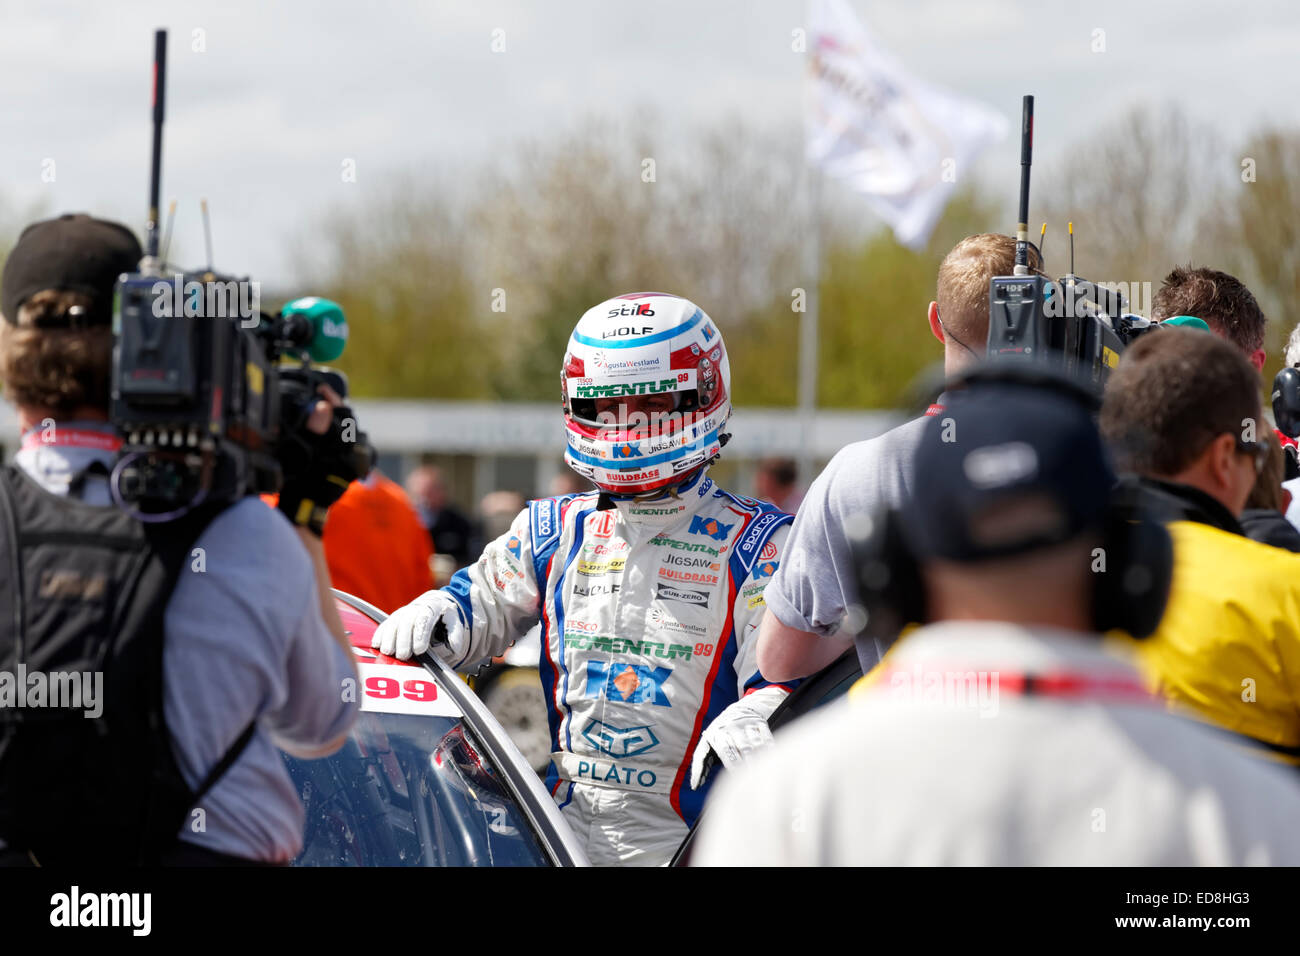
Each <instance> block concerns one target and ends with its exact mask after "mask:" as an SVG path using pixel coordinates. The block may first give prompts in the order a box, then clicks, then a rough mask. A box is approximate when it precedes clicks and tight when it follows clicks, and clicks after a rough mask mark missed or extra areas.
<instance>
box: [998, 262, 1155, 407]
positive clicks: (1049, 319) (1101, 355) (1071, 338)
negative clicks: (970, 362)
mask: <svg viewBox="0 0 1300 956" xmlns="http://www.w3.org/2000/svg"><path fill="white" fill-rule="evenodd" d="M1127 308H1128V303H1127V302H1126V301H1125V299H1124V296H1123V295H1122V294H1121V293H1120V292H1118V291H1117V290H1114V289H1109V288H1107V287H1106V286H1103V285H1098V284H1097V283H1095V282H1090V281H1088V280H1087V279H1081V278H1079V277H1078V276H1076V275H1067V276H1063V277H1062V278H1061V279H1059V280H1058V281H1055V282H1053V281H1052V280H1051V279H1048V278H1047V277H1045V276H1041V275H1024V276H998V277H997V278H994V279H993V280H991V281H990V283H989V339H988V354H989V355H990V356H997V357H1011V358H1024V359H1028V360H1031V361H1038V362H1043V363H1045V364H1049V365H1052V366H1054V367H1057V368H1061V369H1063V370H1064V371H1066V372H1067V373H1069V374H1071V375H1072V376H1074V377H1076V378H1081V379H1084V380H1086V381H1089V382H1092V383H1093V384H1094V385H1096V386H1097V387H1098V388H1100V387H1102V386H1104V385H1105V382H1106V379H1107V378H1108V377H1109V375H1110V372H1111V370H1112V369H1114V368H1115V367H1116V366H1117V365H1118V364H1119V356H1120V353H1122V352H1123V351H1124V349H1125V348H1127V347H1128V346H1129V345H1131V344H1132V343H1133V342H1134V341H1136V340H1137V339H1138V338H1140V337H1141V336H1143V335H1145V334H1146V333H1148V332H1150V331H1152V330H1154V329H1157V328H1159V327H1160V326H1159V324H1158V323H1155V322H1152V321H1150V320H1149V319H1144V318H1142V317H1141V316H1138V315H1132V314H1130V313H1129V312H1128V311H1127Z"/></svg>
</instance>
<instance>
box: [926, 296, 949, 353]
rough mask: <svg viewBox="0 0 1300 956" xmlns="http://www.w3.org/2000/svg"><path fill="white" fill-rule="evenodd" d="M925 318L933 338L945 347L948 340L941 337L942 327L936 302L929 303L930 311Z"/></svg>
mask: <svg viewBox="0 0 1300 956" xmlns="http://www.w3.org/2000/svg"><path fill="white" fill-rule="evenodd" d="M927 317H928V318H929V320H930V331H931V332H933V333H934V337H935V338H936V339H938V340H939V341H940V342H942V343H943V344H944V345H947V344H948V340H947V339H946V338H944V336H943V325H942V324H941V323H940V322H939V303H938V302H931V303H930V311H929V313H928V316H927Z"/></svg>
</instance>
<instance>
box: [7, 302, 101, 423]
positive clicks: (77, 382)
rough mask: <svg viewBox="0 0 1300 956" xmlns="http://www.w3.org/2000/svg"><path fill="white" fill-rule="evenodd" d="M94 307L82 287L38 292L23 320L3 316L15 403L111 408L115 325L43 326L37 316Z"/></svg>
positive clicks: (59, 410)
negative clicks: (35, 324) (36, 325)
mask: <svg viewBox="0 0 1300 956" xmlns="http://www.w3.org/2000/svg"><path fill="white" fill-rule="evenodd" d="M75 305H80V306H83V307H88V306H89V305H90V298H89V297H88V296H86V295H83V294H82V293H79V292H58V291H55V290H46V291H43V292H37V293H36V294H35V295H33V296H31V297H30V298H29V299H27V300H26V301H25V302H24V303H23V304H22V305H21V306H20V307H19V309H18V315H17V325H14V324H12V323H10V322H8V321H3V320H0V381H2V382H3V383H4V391H5V396H6V397H7V398H8V399H9V400H10V401H11V402H13V403H14V404H15V405H20V406H21V405H27V406H32V407H35V408H40V409H48V410H49V411H50V412H51V413H53V414H55V415H59V416H63V417H66V416H69V415H71V414H73V413H74V412H75V411H76V410H77V409H78V408H81V407H83V406H87V405H89V406H91V407H94V408H99V409H103V410H105V411H107V410H108V400H109V388H110V380H111V377H112V370H113V330H112V329H111V328H110V327H109V326H107V325H103V326H95V327H93V328H87V329H38V328H33V327H32V322H33V321H34V320H36V319H41V318H45V317H46V316H55V315H63V314H64V313H65V312H67V310H68V309H70V308H72V307H73V306H75Z"/></svg>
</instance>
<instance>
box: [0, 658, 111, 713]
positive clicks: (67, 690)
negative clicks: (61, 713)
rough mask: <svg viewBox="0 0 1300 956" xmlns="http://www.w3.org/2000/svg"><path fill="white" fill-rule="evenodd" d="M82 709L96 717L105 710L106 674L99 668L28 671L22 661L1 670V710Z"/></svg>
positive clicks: (83, 711)
mask: <svg viewBox="0 0 1300 956" xmlns="http://www.w3.org/2000/svg"><path fill="white" fill-rule="evenodd" d="M36 708H40V709H46V708H54V709H68V710H80V711H82V716H84V717H88V718H92V719H93V718H96V717H98V716H99V715H100V714H102V713H103V712H104V675H103V673H102V672H100V671H48V672H47V671H30V672H29V671H28V670H27V666H26V665H25V664H19V665H18V667H17V668H16V669H15V670H13V671H0V710H28V709H36Z"/></svg>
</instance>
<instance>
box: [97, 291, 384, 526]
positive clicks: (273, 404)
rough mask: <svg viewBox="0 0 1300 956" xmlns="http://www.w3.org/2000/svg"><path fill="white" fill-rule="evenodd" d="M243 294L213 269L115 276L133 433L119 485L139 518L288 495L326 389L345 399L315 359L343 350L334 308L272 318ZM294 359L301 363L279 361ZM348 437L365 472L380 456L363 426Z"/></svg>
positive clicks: (113, 407)
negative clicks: (285, 490)
mask: <svg viewBox="0 0 1300 956" xmlns="http://www.w3.org/2000/svg"><path fill="white" fill-rule="evenodd" d="M245 281H246V280H245ZM240 295H241V288H240V283H238V282H236V281H235V280H232V279H227V278H224V277H219V276H216V275H214V274H213V273H204V274H201V275H190V276H185V275H180V274H178V275H175V276H173V277H172V279H166V278H163V277H155V276H148V275H143V274H135V275H128V276H123V277H122V278H121V280H119V282H118V285H117V288H116V290H115V297H114V311H113V333H114V345H113V378H112V400H111V404H110V408H109V417H110V419H111V420H112V421H113V423H114V424H115V425H116V426H117V428H118V429H119V431H120V432H121V433H122V435H123V436H124V437H123V445H122V448H121V452H120V453H119V457H118V461H117V465H116V467H115V468H114V471H113V476H112V481H111V487H112V491H113V495H114V498H115V500H117V501H118V503H119V504H120V505H122V506H123V507H126V508H128V509H129V510H131V511H133V512H134V513H136V514H137V516H138V517H140V518H141V519H142V520H152V521H162V520H168V519H170V518H172V517H177V516H179V515H180V514H183V513H184V512H185V511H188V510H189V509H190V508H193V507H195V506H196V505H198V504H200V503H202V502H204V501H217V502H228V501H233V500H236V499H238V498H241V497H243V496H245V495H250V494H263V493H273V492H277V491H279V489H280V487H281V483H282V479H283V465H284V463H285V461H286V459H290V460H293V459H294V458H295V457H296V453H297V451H298V450H299V446H300V445H301V444H302V441H301V439H302V437H303V435H302V432H303V429H304V428H305V426H306V421H307V417H308V415H309V414H310V412H311V409H312V408H313V407H314V404H315V402H316V400H317V399H318V398H319V395H318V394H317V390H318V386H320V385H328V386H330V387H331V388H332V389H333V390H334V391H335V392H336V393H338V395H339V396H340V398H346V396H347V378H346V377H345V376H344V375H343V374H342V373H341V372H338V371H336V370H334V369H330V368H325V367H321V366H314V365H312V363H311V356H312V353H313V352H315V353H317V354H324V355H337V354H338V353H339V352H340V351H341V350H342V342H343V340H345V339H346V335H347V333H346V323H345V321H344V319H343V315H342V310H341V309H339V307H338V306H337V305H335V304H334V303H332V302H329V301H328V300H325V299H317V298H309V299H297V300H294V301H293V302H290V303H289V304H288V305H286V306H285V308H284V309H283V310H282V311H281V312H280V313H279V314H278V315H276V316H269V315H267V314H266V313H264V312H262V311H261V310H260V309H259V308H253V309H250V308H244V307H241V306H240V305H239V303H241V302H242V303H245V304H247V302H248V300H249V297H248V296H247V295H244V298H243V299H241V298H240ZM232 313H233V314H232ZM294 354H297V355H299V357H300V361H299V363H298V364H286V365H282V364H281V359H282V358H286V357H289V356H291V355H294ZM344 412H346V409H344ZM350 439H351V445H352V448H353V459H354V463H355V468H356V471H357V473H358V474H361V475H364V474H365V473H366V472H368V471H369V469H370V464H371V461H372V459H373V451H372V450H371V448H370V446H369V443H368V441H367V440H366V436H365V434H364V433H361V432H356V433H355V434H354V435H352V436H350Z"/></svg>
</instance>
